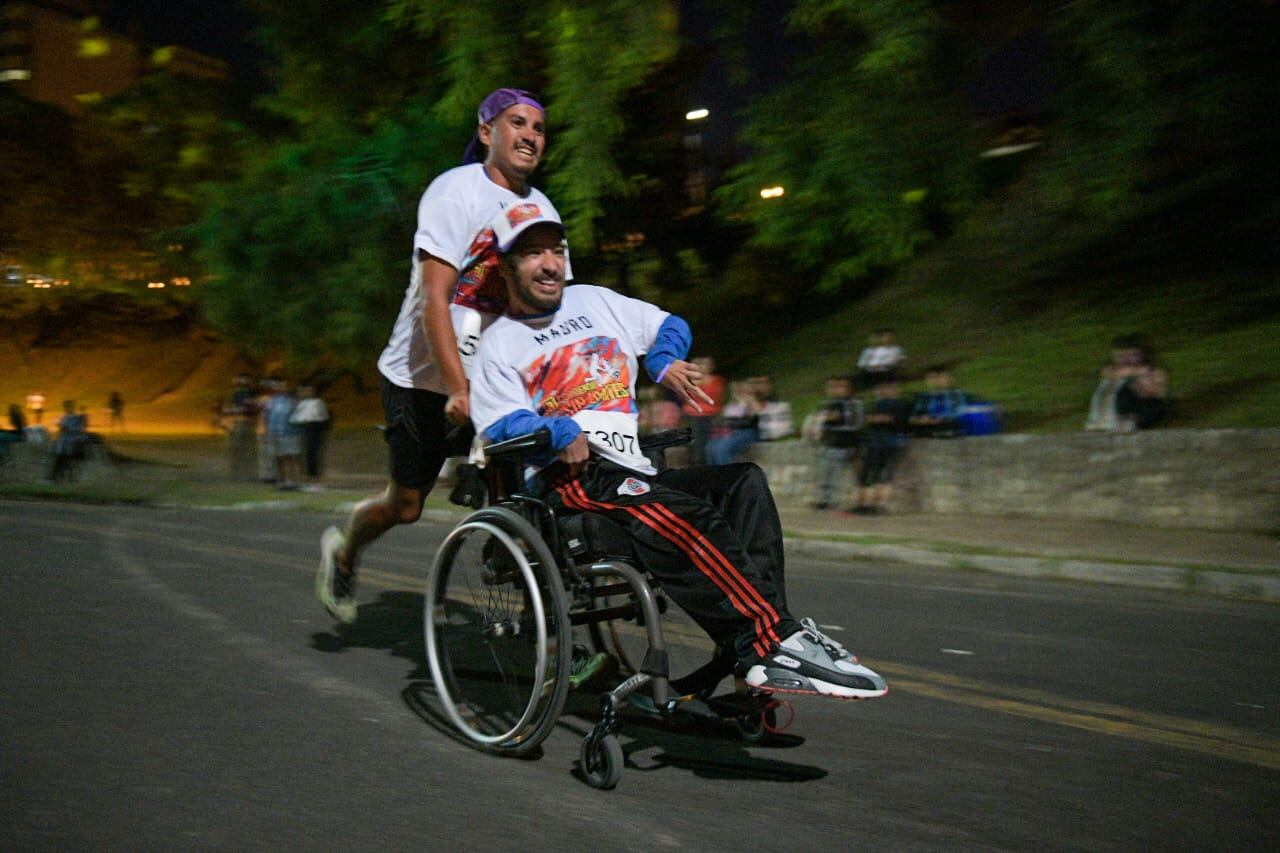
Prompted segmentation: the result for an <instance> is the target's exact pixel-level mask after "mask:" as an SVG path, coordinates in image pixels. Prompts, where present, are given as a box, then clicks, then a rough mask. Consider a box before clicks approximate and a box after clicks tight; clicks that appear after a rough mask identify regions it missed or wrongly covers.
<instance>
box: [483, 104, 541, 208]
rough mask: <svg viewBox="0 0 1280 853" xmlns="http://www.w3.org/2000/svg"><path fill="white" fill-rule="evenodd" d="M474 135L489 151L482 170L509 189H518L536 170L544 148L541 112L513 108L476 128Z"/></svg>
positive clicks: (534, 109)
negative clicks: (501, 179) (477, 136)
mask: <svg viewBox="0 0 1280 853" xmlns="http://www.w3.org/2000/svg"><path fill="white" fill-rule="evenodd" d="M478 133H479V137H480V142H481V143H482V144H484V145H485V146H487V147H488V149H489V153H488V156H487V157H486V158H485V166H486V167H487V168H490V169H492V170H495V171H497V172H498V173H499V175H501V177H502V178H504V179H505V181H506V182H507V183H508V184H510V185H511V186H510V188H511V189H520V188H522V187H523V186H524V182H525V181H526V180H527V179H528V177H529V176H530V175H532V174H533V171H534V169H537V168H538V163H539V162H540V161H541V160H542V152H543V149H544V148H545V147H546V144H547V135H546V117H545V116H543V114H542V111H541V110H539V109H538V108H537V107H531V106H529V105H528V104H515V105H514V106H510V107H507V108H506V109H505V110H503V111H502V112H501V113H499V114H498V117H497V118H495V119H494V120H493V123H492V124H482V125H480V129H479V131H478ZM491 174H492V172H491ZM495 177H497V176H495Z"/></svg>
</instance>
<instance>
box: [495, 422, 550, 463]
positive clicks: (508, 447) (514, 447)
mask: <svg viewBox="0 0 1280 853" xmlns="http://www.w3.org/2000/svg"><path fill="white" fill-rule="evenodd" d="M550 447H551V430H549V429H545V428H544V429H539V430H534V431H533V432H529V433H525V434H524V435H517V436H516V437H515V438H508V439H507V440H506V441H499V442H497V443H496V444H488V445H485V448H484V455H485V456H486V457H487V458H489V459H502V458H504V457H517V456H521V455H523V454H525V453H528V452H529V451H531V450H548V449H550Z"/></svg>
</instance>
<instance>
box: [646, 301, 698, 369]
mask: <svg viewBox="0 0 1280 853" xmlns="http://www.w3.org/2000/svg"><path fill="white" fill-rule="evenodd" d="M691 346H693V332H692V331H690V330H689V324H688V323H686V322H685V321H684V320H682V319H681V318H679V317H677V316H676V315H675V314H672V315H670V316H669V317H667V319H665V320H663V321H662V325H661V326H659V327H658V336H657V338H655V339H654V342H653V346H651V347H649V352H648V353H647V354H646V355H645V357H644V369H645V372H646V373H648V374H649V378H650V379H652V380H653V381H654V382H661V381H662V377H663V376H665V375H666V373H667V368H668V367H670V366H671V362H673V361H677V360H682V359H684V357H685V356H687V355H688V354H689V347H691Z"/></svg>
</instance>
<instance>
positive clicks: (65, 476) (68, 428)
mask: <svg viewBox="0 0 1280 853" xmlns="http://www.w3.org/2000/svg"><path fill="white" fill-rule="evenodd" d="M62 411H63V415H62V417H61V418H60V419H59V420H58V438H57V440H56V441H54V443H53V465H52V467H51V468H50V469H49V479H50V480H52V481H53V482H55V483H57V482H59V481H61V480H70V479H72V478H73V477H74V476H75V470H76V466H77V465H78V464H79V463H80V462H81V461H82V460H83V459H84V454H85V444H86V442H87V440H88V437H89V436H88V421H87V419H86V418H85V416H84V415H83V414H81V413H79V412H77V411H76V403H75V401H74V400H64V401H63V403H62Z"/></svg>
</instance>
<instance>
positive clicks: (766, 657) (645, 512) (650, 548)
mask: <svg viewBox="0 0 1280 853" xmlns="http://www.w3.org/2000/svg"><path fill="white" fill-rule="evenodd" d="M493 230H494V235H495V242H496V245H497V249H498V251H499V253H500V257H501V260H500V264H499V269H500V272H501V274H502V277H503V279H504V280H505V282H506V285H507V293H508V308H507V313H506V314H505V315H504V316H502V317H500V318H499V319H497V320H495V321H494V323H493V324H492V325H491V326H490V327H489V328H488V330H486V331H485V333H484V335H483V337H482V338H481V342H480V348H479V352H478V353H477V356H476V365H475V369H474V370H473V371H472V376H471V393H470V409H471V417H472V420H473V422H474V423H475V426H476V429H477V430H478V431H479V432H481V433H482V434H483V435H484V437H485V438H486V439H488V440H489V441H491V442H498V441H504V440H506V439H510V438H513V437H515V436H518V435H523V434H527V433H531V432H534V431H536V430H539V429H546V430H548V431H549V432H550V436H551V448H552V451H553V452H554V456H552V455H550V454H548V455H547V456H546V457H545V458H542V459H538V458H534V459H531V460H530V463H531V466H532V468H533V469H535V472H534V473H533V476H535V477H537V478H538V479H539V480H540V481H541V483H540V486H541V487H542V488H541V490H542V491H545V493H546V496H547V497H546V500H547V502H548V503H549V504H550V505H551V506H552V507H553V508H554V509H556V510H557V511H560V512H568V513H574V512H591V513H599V514H602V515H604V516H606V517H607V518H609V519H610V520H611V521H613V522H614V523H616V524H617V525H618V526H620V527H622V528H623V530H624V531H625V532H626V534H627V536H628V537H629V538H630V540H631V542H632V545H633V547H634V553H635V556H636V560H637V562H638V563H639V567H640V568H642V569H643V570H645V571H647V572H649V573H650V574H651V575H653V576H654V577H655V578H657V579H658V581H659V582H660V583H661V585H662V588H663V589H664V590H665V591H666V592H667V594H668V595H669V596H670V597H671V598H672V599H673V600H674V601H675V602H676V603H677V604H678V605H679V606H680V607H681V608H682V609H684V610H685V612H686V613H688V614H689V616H690V617H691V618H692V619H693V620H694V621H695V622H697V623H698V625H699V626H701V627H702V628H703V629H704V630H705V631H706V632H707V633H708V634H709V635H710V636H711V638H712V639H713V640H714V641H715V642H716V645H717V648H718V649H720V650H721V654H720V655H719V656H718V657H717V659H716V661H713V662H712V663H711V664H709V665H708V666H707V667H704V668H703V670H701V671H700V672H699V673H698V674H697V678H698V679H699V680H702V681H709V682H710V683H711V684H712V685H713V686H714V683H715V682H718V681H719V680H720V678H722V677H724V676H726V675H728V674H729V673H730V672H733V673H734V674H736V675H737V676H738V677H740V678H742V679H744V680H745V683H746V684H747V685H749V686H750V687H752V688H756V689H759V690H763V691H772V692H780V693H796V694H812V695H821V696H831V697H834V698H841V699H869V698H874V697H878V696H883V695H884V694H885V693H887V692H888V687H887V685H886V684H885V681H884V679H883V678H881V677H880V676H879V675H878V674H876V673H875V672H873V671H872V670H871V669H869V668H867V667H866V666H863V665H861V664H860V663H858V661H857V659H856V658H855V657H854V656H853V655H852V654H851V653H850V652H849V651H848V650H847V649H845V648H844V647H843V646H842V645H840V644H839V643H838V642H836V641H835V640H833V639H831V638H830V637H828V636H826V635H825V634H824V633H823V632H822V631H820V630H819V629H818V627H817V625H816V623H815V622H814V621H813V620H811V619H802V620H798V621H797V620H796V619H795V618H793V617H792V615H791V613H790V611H789V610H788V608H787V602H786V591H785V586H784V565H783V561H784V558H783V547H782V528H781V524H780V522H779V519H778V513H777V509H776V507H775V506H774V502H773V497H772V495H771V493H770V491H769V487H768V484H767V482H766V481H765V477H764V473H763V472H762V471H761V470H760V468H759V467H758V466H756V465H754V464H750V463H742V464H734V465H724V466H699V467H694V468H685V469H678V470H668V471H664V472H662V473H661V474H659V473H658V472H657V471H656V470H655V469H654V467H653V465H652V463H651V462H650V460H649V459H648V458H647V457H646V456H645V455H644V454H643V453H642V452H641V448H640V442H639V436H638V414H639V411H638V406H637V404H636V399H635V382H636V376H637V368H638V364H639V359H640V357H643V358H644V366H645V370H646V371H647V372H648V374H649V376H650V377H651V378H652V379H653V380H654V381H655V382H658V383H659V384H661V385H663V386H665V387H667V388H669V389H671V390H673V391H675V392H676V393H678V394H679V395H680V396H681V397H683V398H684V399H686V400H688V401H690V402H691V403H692V404H694V405H695V406H696V405H698V403H699V402H700V401H702V402H708V403H709V402H710V400H709V399H708V398H707V397H706V395H705V394H703V393H702V392H701V391H700V390H699V388H698V384H699V382H700V380H701V378H702V376H701V372H700V371H699V370H698V368H697V367H696V366H694V365H693V364H692V363H690V362H688V361H685V360H684V359H685V357H686V356H687V355H688V352H689V347H690V344H691V342H692V338H691V334H690V331H689V327H688V325H687V324H686V323H685V322H684V321H683V320H682V319H680V318H679V317H676V316H674V315H672V314H669V313H667V312H665V311H662V310H661V309H659V308H657V307H656V306H654V305H651V304H649V303H647V302H642V301H640V300H637V299H631V298H628V297H624V296H621V295H619V294H616V293H614V292H613V291H610V290H607V289H605V288H601V287H596V286H593V285H583V284H580V285H574V286H573V287H569V288H566V287H565V280H564V277H565V244H564V228H563V225H562V224H561V222H560V219H559V217H558V215H557V214H556V212H555V210H554V209H552V208H551V207H550V206H549V205H544V204H540V203H539V202H537V201H532V200H531V201H527V202H519V203H514V204H510V205H509V206H508V207H507V208H506V209H505V210H504V211H503V212H502V213H501V214H500V215H499V216H498V217H497V218H496V219H495V220H494V223H493ZM674 686H676V687H677V688H678V689H679V688H681V685H680V684H677V685H674Z"/></svg>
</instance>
